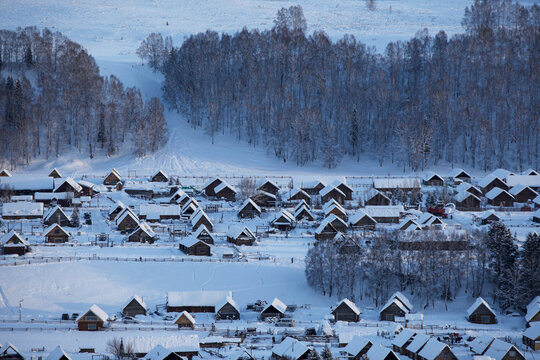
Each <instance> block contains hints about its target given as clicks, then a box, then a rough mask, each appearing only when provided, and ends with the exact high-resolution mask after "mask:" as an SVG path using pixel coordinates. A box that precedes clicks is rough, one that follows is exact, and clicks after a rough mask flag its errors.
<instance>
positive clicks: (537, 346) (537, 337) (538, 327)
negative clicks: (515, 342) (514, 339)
mask: <svg viewBox="0 0 540 360" xmlns="http://www.w3.org/2000/svg"><path fill="white" fill-rule="evenodd" d="M522 341H523V345H525V346H528V347H529V348H530V349H532V350H533V351H539V350H540V322H536V323H533V324H532V325H531V326H530V327H529V328H528V329H527V330H525V331H524V332H523V338H522Z"/></svg>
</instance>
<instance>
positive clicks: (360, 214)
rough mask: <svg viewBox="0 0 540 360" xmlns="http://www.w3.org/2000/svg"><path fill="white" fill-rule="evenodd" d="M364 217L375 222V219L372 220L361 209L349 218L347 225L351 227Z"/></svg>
mask: <svg viewBox="0 0 540 360" xmlns="http://www.w3.org/2000/svg"><path fill="white" fill-rule="evenodd" d="M365 216H367V217H368V218H370V219H371V220H372V221H373V222H377V221H375V219H373V218H372V217H371V216H370V215H369V214H368V213H366V212H365V211H364V210H362V209H358V210H357V211H356V212H355V213H354V214H353V215H351V216H349V223H350V224H351V225H352V224H356V223H357V222H358V221H360V220H361V219H363V218H364V217H365Z"/></svg>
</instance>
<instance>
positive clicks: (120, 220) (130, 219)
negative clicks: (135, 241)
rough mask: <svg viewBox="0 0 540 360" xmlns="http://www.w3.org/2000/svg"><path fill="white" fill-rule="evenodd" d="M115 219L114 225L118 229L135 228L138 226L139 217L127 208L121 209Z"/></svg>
mask: <svg viewBox="0 0 540 360" xmlns="http://www.w3.org/2000/svg"><path fill="white" fill-rule="evenodd" d="M115 221H116V227H117V229H118V230H120V231H131V230H135V229H136V228H137V227H138V226H139V218H138V217H137V215H135V213H133V212H132V211H131V209H129V208H125V209H124V210H122V211H121V212H120V213H119V214H118V216H117V217H116V220H115Z"/></svg>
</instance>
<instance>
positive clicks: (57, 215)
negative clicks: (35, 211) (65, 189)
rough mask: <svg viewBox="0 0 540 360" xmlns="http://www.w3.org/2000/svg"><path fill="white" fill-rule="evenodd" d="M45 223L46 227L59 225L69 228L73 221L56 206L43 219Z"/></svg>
mask: <svg viewBox="0 0 540 360" xmlns="http://www.w3.org/2000/svg"><path fill="white" fill-rule="evenodd" d="M43 223H44V224H45V225H52V224H58V225H60V226H69V225H70V223H71V221H70V219H69V218H68V216H67V215H66V213H65V212H64V210H63V209H62V208H61V207H60V206H58V205H57V206H55V207H54V208H52V209H51V210H49V212H48V213H47V215H45V217H43Z"/></svg>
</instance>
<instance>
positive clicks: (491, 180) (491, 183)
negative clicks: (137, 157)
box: [478, 175, 510, 194]
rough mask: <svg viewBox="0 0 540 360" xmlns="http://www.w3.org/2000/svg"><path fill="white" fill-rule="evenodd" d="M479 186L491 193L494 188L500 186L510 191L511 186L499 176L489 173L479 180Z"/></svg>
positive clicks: (485, 191) (485, 192)
mask: <svg viewBox="0 0 540 360" xmlns="http://www.w3.org/2000/svg"><path fill="white" fill-rule="evenodd" d="M478 186H480V189H482V191H483V192H484V194H487V193H489V192H490V191H491V190H492V189H493V188H500V189H503V190H506V191H508V190H509V189H510V188H509V186H508V185H507V184H506V183H505V182H504V181H503V180H502V179H501V178H499V177H497V176H495V175H488V176H486V177H485V178H483V179H482V180H480V181H479V182H478Z"/></svg>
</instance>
